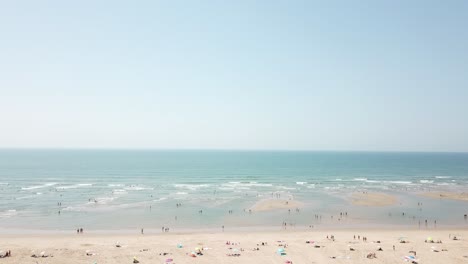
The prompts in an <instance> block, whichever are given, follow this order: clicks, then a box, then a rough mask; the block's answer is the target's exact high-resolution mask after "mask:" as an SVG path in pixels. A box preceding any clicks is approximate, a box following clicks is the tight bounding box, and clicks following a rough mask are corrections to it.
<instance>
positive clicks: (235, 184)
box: [221, 182, 273, 189]
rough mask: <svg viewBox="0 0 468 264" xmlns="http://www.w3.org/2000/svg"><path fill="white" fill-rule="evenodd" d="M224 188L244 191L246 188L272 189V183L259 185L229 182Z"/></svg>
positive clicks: (255, 183) (224, 184)
mask: <svg viewBox="0 0 468 264" xmlns="http://www.w3.org/2000/svg"><path fill="white" fill-rule="evenodd" d="M221 186H222V187H231V188H235V189H242V188H245V187H272V186H273V184H271V183H258V182H228V183H223V184H221Z"/></svg>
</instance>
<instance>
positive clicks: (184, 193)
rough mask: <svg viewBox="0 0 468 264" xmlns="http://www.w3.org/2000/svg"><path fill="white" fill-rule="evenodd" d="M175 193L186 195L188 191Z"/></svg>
mask: <svg viewBox="0 0 468 264" xmlns="http://www.w3.org/2000/svg"><path fill="white" fill-rule="evenodd" d="M176 194H178V195H187V194H188V193H186V192H176Z"/></svg>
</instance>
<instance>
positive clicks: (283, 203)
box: [250, 199, 304, 212]
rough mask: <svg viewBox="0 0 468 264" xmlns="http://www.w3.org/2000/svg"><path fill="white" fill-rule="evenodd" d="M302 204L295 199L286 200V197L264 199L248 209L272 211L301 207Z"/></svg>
mask: <svg viewBox="0 0 468 264" xmlns="http://www.w3.org/2000/svg"><path fill="white" fill-rule="evenodd" d="M303 205H304V204H303V203H301V202H299V201H296V200H286V199H265V200H260V201H258V202H257V203H255V204H254V205H253V206H252V207H251V208H250V210H252V212H261V211H272V210H279V209H291V210H295V209H296V208H301V207H302V206H303Z"/></svg>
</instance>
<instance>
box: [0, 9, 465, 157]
mask: <svg viewBox="0 0 468 264" xmlns="http://www.w3.org/2000/svg"><path fill="white" fill-rule="evenodd" d="M466 14H468V1H455V0H454V1H430V0H424V1H419V0H415V1H407V0H391V1H390V0H389V1H374V0H362V1H344V0H343V1H333V0H331V1H312V0H311V1H295V0H293V1H276V0H265V1H254V0H236V1H205V0H201V1H176V0H168V1H149V0H148V1H118V0H109V1H107V0H101V1H93V0H83V1H47V0H45V1H34V0H31V1H22V0H18V1H2V2H1V3H0V147H1V148H145V149H146V148H148V149H260V150H270V149H275V150H364V151H456V152H458V151H463V152H466V151H468V78H467V77H468V30H467V28H468V16H467V15H466Z"/></svg>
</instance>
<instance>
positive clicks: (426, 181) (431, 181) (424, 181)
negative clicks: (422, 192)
mask: <svg viewBox="0 0 468 264" xmlns="http://www.w3.org/2000/svg"><path fill="white" fill-rule="evenodd" d="M419 182H420V183H434V181H433V180H420V181H419Z"/></svg>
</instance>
